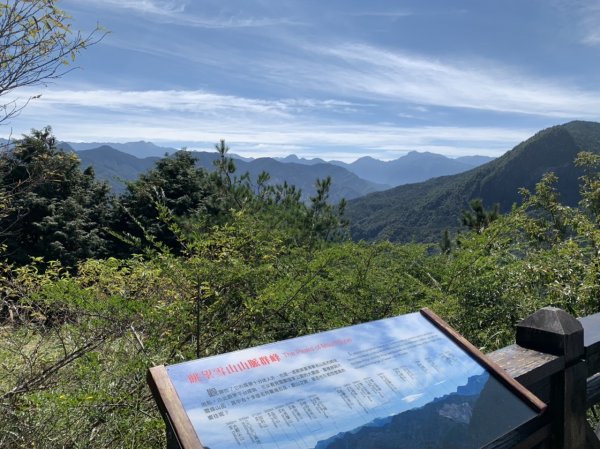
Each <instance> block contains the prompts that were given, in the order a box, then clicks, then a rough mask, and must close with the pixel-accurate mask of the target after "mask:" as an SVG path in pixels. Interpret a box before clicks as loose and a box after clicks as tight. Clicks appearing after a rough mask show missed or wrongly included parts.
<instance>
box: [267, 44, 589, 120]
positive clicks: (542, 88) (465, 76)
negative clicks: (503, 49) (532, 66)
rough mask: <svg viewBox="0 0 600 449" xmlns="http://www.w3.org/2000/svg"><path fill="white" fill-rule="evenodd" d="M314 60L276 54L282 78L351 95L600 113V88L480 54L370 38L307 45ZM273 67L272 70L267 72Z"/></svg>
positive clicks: (542, 112) (531, 111)
mask: <svg viewBox="0 0 600 449" xmlns="http://www.w3.org/2000/svg"><path fill="white" fill-rule="evenodd" d="M305 50H306V53H307V55H312V58H313V61H311V62H309V63H306V62H303V61H301V60H296V61H295V62H291V63H290V61H283V62H274V61H271V62H270V63H269V65H268V67H269V68H270V69H271V73H273V74H274V76H275V77H276V79H277V80H278V81H279V82H285V80H286V79H290V76H291V73H290V72H292V71H293V73H295V74H296V76H295V77H294V78H292V79H293V82H294V83H298V84H302V85H305V86H310V87H311V88H312V89H313V90H317V91H321V92H323V91H327V92H331V91H335V92H337V93H338V95H342V96H347V97H350V98H359V99H363V100H364V99H368V100H370V101H375V100H378V101H385V102H397V103H412V104H421V105H428V106H439V107H449V108H465V109H474V110H483V111H492V112H502V113H517V114H528V115H536V116H540V117H556V118H566V119H570V118H572V117H583V118H598V117H600V92H598V91H589V90H583V89H577V88H566V87H564V86H562V85H561V84H560V83H559V82H555V81H551V80H547V79H540V78H535V77H533V76H528V75H524V74H521V73H517V72H515V71H514V70H510V69H508V68H506V67H503V66H500V65H498V64H493V63H482V62H480V61H468V60H465V61H460V62H453V63H448V62H444V61H440V60H435V59H433V58H427V57H424V56H419V55H413V54H408V53H402V52H397V51H388V50H385V49H382V48H378V47H374V46H369V45H365V44H342V45H337V46H327V47H324V46H307V47H305ZM267 73H268V72H267Z"/></svg>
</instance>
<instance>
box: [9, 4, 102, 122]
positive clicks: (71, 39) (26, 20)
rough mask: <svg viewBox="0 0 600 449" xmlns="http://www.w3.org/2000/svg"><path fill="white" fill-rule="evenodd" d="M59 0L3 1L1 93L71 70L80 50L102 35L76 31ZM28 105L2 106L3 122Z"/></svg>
mask: <svg viewBox="0 0 600 449" xmlns="http://www.w3.org/2000/svg"><path fill="white" fill-rule="evenodd" d="M56 3H57V2H56V1H55V0H5V1H2V2H0V96H6V95H8V94H10V93H11V92H12V91H14V90H15V89H18V88H21V87H24V86H35V85H39V84H40V83H43V82H45V81H46V80H49V79H54V78H58V77H60V76H62V75H64V74H65V72H66V71H68V66H69V64H71V63H72V62H73V61H74V60H75V57H76V56H77V54H78V53H79V52H80V51H82V50H83V49H85V48H86V47H88V46H89V45H91V44H94V43H95V42H97V41H98V40H99V39H100V38H101V37H102V36H101V35H99V34H100V30H99V29H97V30H94V31H93V32H92V33H90V34H89V35H87V36H83V35H81V34H80V33H73V32H72V30H71V23H70V17H69V16H68V15H67V14H66V13H65V12H64V11H63V10H61V9H60V8H58V7H57V6H56ZM23 107H24V105H21V104H19V103H17V101H16V100H11V101H9V102H8V103H5V104H4V105H2V106H0V108H1V109H2V111H1V113H0V123H1V122H3V121H6V120H7V119H9V118H10V117H13V116H14V115H15V114H17V113H18V112H19V111H20V110H21V109H22V108H23Z"/></svg>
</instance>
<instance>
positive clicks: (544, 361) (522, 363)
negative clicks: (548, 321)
mask: <svg viewBox="0 0 600 449" xmlns="http://www.w3.org/2000/svg"><path fill="white" fill-rule="evenodd" d="M488 357H489V358H490V359H492V360H493V361H494V362H495V363H496V364H498V365H499V366H500V367H502V368H503V369H504V370H505V371H506V372H507V373H508V374H509V375H510V376H512V377H513V378H514V379H515V380H517V381H518V382H520V383H521V384H523V385H525V386H526V387H529V386H531V385H533V384H535V383H537V382H540V381H544V380H548V379H549V378H550V376H551V375H553V374H555V373H558V372H559V371H562V370H563V369H564V368H565V359H564V357H560V356H556V355H552V354H545V353H543V352H539V351H534V350H532V349H527V348H522V347H521V346H518V345H510V346H506V347H505V348H502V349H498V350H497V351H494V352H491V353H490V354H488Z"/></svg>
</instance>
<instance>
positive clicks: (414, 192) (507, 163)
mask: <svg viewBox="0 0 600 449" xmlns="http://www.w3.org/2000/svg"><path fill="white" fill-rule="evenodd" d="M584 150H585V151H593V152H596V153H600V123H595V122H583V121H574V122H570V123H567V124H564V125H558V126H553V127H551V128H548V129H545V130H542V131H540V132H538V133H537V134H535V135H534V136H532V137H531V138H530V139H528V140H526V141H524V142H522V143H520V144H519V145H517V146H516V147H515V148H513V149H512V150H511V151H509V152H507V153H506V154H504V155H503V156H501V157H500V158H498V159H495V160H494V161H492V162H489V163H487V164H485V165H482V166H479V167H477V168H474V169H471V170H469V171H467V172H464V173H461V174H456V175H452V176H444V177H439V178H434V179H430V180H428V181H425V182H422V183H416V184H409V185H404V186H399V187H396V188H394V189H390V190H387V191H383V192H377V193H373V194H370V195H367V196H365V197H363V198H358V199H355V200H353V201H350V202H349V205H348V209H347V214H348V217H349V218H350V220H351V224H352V236H353V238H354V239H356V240H360V239H367V240H381V239H389V240H392V241H402V242H408V241H431V242H435V241H439V239H440V237H441V235H442V233H443V232H444V230H445V229H450V230H455V229H458V228H459V227H460V223H459V217H460V213H461V211H462V210H465V209H467V208H468V202H469V200H470V199H472V198H482V199H483V202H484V205H486V206H488V207H490V206H491V205H492V204H494V203H499V204H500V206H501V210H503V211H507V210H509V209H510V207H511V206H512V204H514V203H517V202H519V201H520V195H519V193H518V191H519V189H520V188H521V187H524V188H527V189H530V190H533V189H534V187H535V184H536V183H537V182H538V181H539V180H540V178H541V176H542V175H543V174H544V173H546V172H548V171H553V172H555V173H556V174H557V176H558V177H559V182H558V186H557V188H558V191H559V192H560V196H561V200H562V201H563V202H564V203H566V204H567V205H572V206H574V205H576V204H577V202H578V200H579V188H578V178H579V176H581V174H582V172H581V170H579V169H577V168H576V167H575V166H574V164H573V160H574V159H575V157H576V156H577V153H579V152H580V151H584Z"/></svg>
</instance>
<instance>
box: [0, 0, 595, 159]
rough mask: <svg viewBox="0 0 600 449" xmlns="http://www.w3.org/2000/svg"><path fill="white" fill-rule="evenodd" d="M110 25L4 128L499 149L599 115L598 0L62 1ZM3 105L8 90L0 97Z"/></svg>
mask: <svg viewBox="0 0 600 449" xmlns="http://www.w3.org/2000/svg"><path fill="white" fill-rule="evenodd" d="M60 4H61V7H62V8H63V9H65V10H67V11H68V12H69V13H70V14H71V15H72V16H73V22H74V23H73V27H74V28H75V29H81V30H83V31H86V30H90V29H93V27H94V26H95V24H96V23H97V22H98V23H100V24H101V25H103V26H104V27H106V28H107V29H109V30H110V34H109V35H107V36H106V37H105V38H104V40H103V41H102V42H100V43H99V44H97V45H95V46H92V47H90V48H89V49H88V50H86V51H85V52H84V53H82V54H81V55H80V57H79V58H78V60H77V65H78V66H79V67H80V68H79V69H77V70H75V71H73V72H71V73H69V74H68V75H66V76H65V77H63V78H61V79H59V80H57V81H55V82H53V83H52V84H49V85H47V86H38V87H35V88H31V89H30V88H28V89H22V90H20V91H15V95H16V96H18V97H19V98H21V99H24V98H27V96H28V95H37V94H40V93H41V94H42V96H41V98H39V99H37V100H34V101H32V102H31V103H30V104H29V105H28V107H27V108H26V109H25V110H24V111H23V112H22V113H21V115H20V116H19V117H16V118H14V119H12V120H11V122H10V123H9V124H8V125H4V128H5V129H4V130H3V131H4V132H3V133H2V134H3V135H5V136H6V135H8V134H9V132H12V134H13V135H20V134H21V133H24V132H27V131H28V130H29V129H31V128H40V127H43V126H45V125H51V126H52V127H53V129H54V132H55V135H56V136H57V138H59V139H60V140H66V141H113V142H126V141H136V140H150V141H153V142H155V143H157V144H161V145H167V146H173V147H184V146H185V147H188V148H190V149H209V148H211V147H212V145H213V144H214V143H215V142H217V141H218V140H219V139H222V138H223V139H226V140H227V142H228V143H229V146H230V147H231V149H232V151H234V152H236V153H238V154H241V155H244V156H284V155H287V154H290V153H295V154H298V155H300V156H304V157H323V158H325V159H341V160H346V161H352V160H354V159H356V158H358V157H360V156H364V155H370V156H373V157H378V158H380V159H394V158H397V157H399V156H401V155H403V154H405V153H406V152H407V151H411V150H417V151H432V152H436V153H441V154H445V155H447V156H452V157H454V156H461V155H468V154H484V155H490V156H497V155H500V154H502V153H503V152H505V151H507V150H509V149H511V148H512V147H513V146H515V145H516V144H518V143H519V142H520V141H522V140H524V139H526V138H527V137H529V136H531V135H532V134H533V133H535V132H536V131H538V130H540V129H542V128H545V127H547V126H551V125H555V124H560V123H565V122H568V121H570V120H574V119H583V120H599V119H600V83H599V81H600V79H599V78H600V0H583V1H578V0H570V1H566V0H503V1H496V0H471V1H463V0H461V1H458V0H456V1H447V0H443V1H441V0H439V1H435V0H428V1H400V0H397V1H383V0H370V1H369V2H366V1H356V0H343V1H342V0H331V1H323V0H321V1H314V0H296V1H292V0H244V1H242V0H63V1H62V2H61V3H60ZM5 99H6V97H5Z"/></svg>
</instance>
